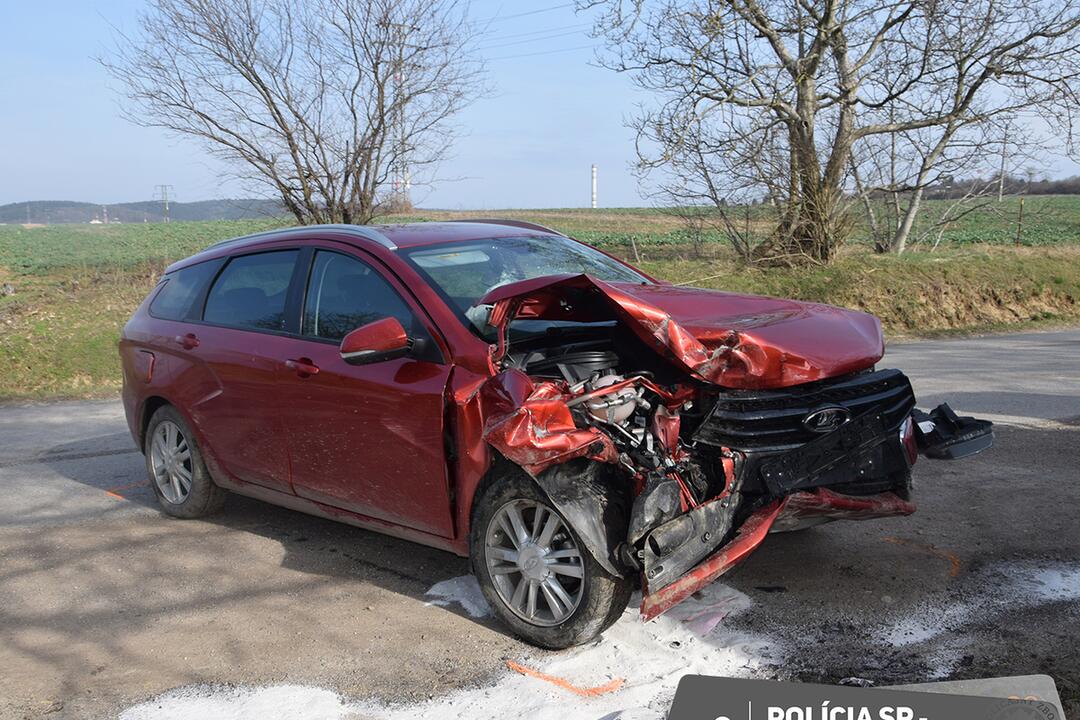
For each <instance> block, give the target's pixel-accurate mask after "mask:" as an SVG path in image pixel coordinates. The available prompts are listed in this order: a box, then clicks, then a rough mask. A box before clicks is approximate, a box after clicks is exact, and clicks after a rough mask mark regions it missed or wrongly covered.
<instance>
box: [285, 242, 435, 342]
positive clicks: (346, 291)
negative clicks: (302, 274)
mask: <svg viewBox="0 0 1080 720" xmlns="http://www.w3.org/2000/svg"><path fill="white" fill-rule="evenodd" d="M388 316H389V317H395V318H397V319H398V321H399V322H400V323H401V325H402V326H403V327H404V328H405V330H406V331H409V332H410V334H413V335H414V336H415V334H416V333H418V332H419V333H423V334H424V335H426V334H427V333H426V332H425V331H424V330H423V326H422V325H420V323H419V322H417V321H416V319H415V318H414V316H413V313H412V310H410V309H409V306H408V305H407V304H406V303H405V300H403V299H402V297H401V296H400V295H398V293H397V291H396V290H394V288H393V287H391V286H390V284H389V283H388V282H387V281H386V280H385V279H383V277H382V276H381V275H379V273H377V272H376V271H375V270H373V269H372V268H371V267H370V266H369V265H368V264H367V263H364V262H362V261H360V260H357V259H356V258H354V257H351V256H349V255H342V254H341V253H336V252H328V251H325V250H320V251H318V252H316V253H315V262H314V263H312V266H311V275H310V277H309V278H308V287H307V294H306V298H305V300H304V326H303V334H304V335H308V336H310V337H317V338H324V339H327V340H340V339H341V338H343V337H345V336H346V335H347V334H349V333H350V332H351V331H353V330H355V329H356V328H358V327H360V326H361V325H366V324H368V323H370V322H374V321H375V320H380V319H382V318H384V317H388Z"/></svg>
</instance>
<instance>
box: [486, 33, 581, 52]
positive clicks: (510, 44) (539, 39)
mask: <svg viewBox="0 0 1080 720" xmlns="http://www.w3.org/2000/svg"><path fill="white" fill-rule="evenodd" d="M580 34H581V31H580V30H571V31H570V32H561V33H555V34H553V35H543V36H541V37H535V38H529V39H528V40H517V41H515V42H508V43H498V44H496V45H484V46H482V47H478V48H477V50H494V49H495V48H503V47H513V46H515V45H528V44H529V43H535V42H542V41H544V40H554V39H555V38H561V37H566V36H567V35H580Z"/></svg>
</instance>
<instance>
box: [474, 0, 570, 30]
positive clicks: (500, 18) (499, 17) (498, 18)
mask: <svg viewBox="0 0 1080 720" xmlns="http://www.w3.org/2000/svg"><path fill="white" fill-rule="evenodd" d="M576 4H577V3H573V2H568V3H562V4H561V5H552V6H551V7H546V8H540V9H539V10H529V11H528V12H523V13H514V14H513V15H495V16H493V17H490V18H487V19H486V20H481V21H480V24H481V25H483V24H485V23H493V22H503V21H505V20H513V19H514V18H520V17H526V16H528V15H538V14H540V13H546V12H551V11H552V10H561V9H563V8H568V7H573V6H574V5H576Z"/></svg>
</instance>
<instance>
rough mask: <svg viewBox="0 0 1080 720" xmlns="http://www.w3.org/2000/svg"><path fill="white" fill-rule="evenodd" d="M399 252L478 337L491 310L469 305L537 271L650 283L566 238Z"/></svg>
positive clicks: (486, 329) (517, 239)
mask: <svg viewBox="0 0 1080 720" xmlns="http://www.w3.org/2000/svg"><path fill="white" fill-rule="evenodd" d="M401 254H402V255H403V256H404V257H405V258H406V259H407V260H408V261H409V262H410V263H411V264H412V265H413V267H415V268H416V269H417V270H418V271H419V272H420V273H421V274H422V275H424V276H426V277H427V279H428V282H430V283H431V285H432V287H434V288H435V289H436V290H438V291H439V292H440V294H442V296H443V297H444V298H445V299H446V301H447V302H448V303H449V304H450V306H451V307H452V308H453V309H454V310H456V311H457V313H458V314H459V315H460V316H461V317H462V318H463V319H464V320H465V322H466V324H467V325H469V326H470V327H471V328H472V329H473V330H475V331H476V332H477V333H478V334H480V335H481V336H482V337H487V335H488V333H489V331H490V328H489V327H488V326H487V316H488V311H489V310H490V308H487V307H478V308H474V307H473V306H474V305H476V302H477V301H478V300H479V299H480V298H482V297H483V296H484V295H486V294H487V293H488V291H490V290H491V289H493V288H496V287H499V286H500V285H505V284H507V283H512V282H517V281H519V280H529V279H532V278H534V277H540V276H542V275H562V274H574V275H578V274H581V273H585V274H588V275H591V276H592V277H594V278H597V279H599V280H607V281H612V282H633V283H642V282H649V280H648V278H646V277H645V276H643V275H641V274H640V273H638V272H635V271H634V270H633V269H632V268H630V267H628V266H626V265H623V264H622V263H620V262H618V261H617V260H613V259H612V258H610V257H608V256H607V255H605V254H603V253H602V252H598V251H596V250H594V249H592V248H591V247H589V246H588V245H582V244H581V243H579V242H575V241H574V240H571V239H569V238H564V237H557V236H547V237H511V238H493V239H488V240H472V241H469V242H455V243H446V244H444V245H429V246H425V247H419V248H414V249H412V250H402V251H401Z"/></svg>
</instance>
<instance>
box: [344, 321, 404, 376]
mask: <svg viewBox="0 0 1080 720" xmlns="http://www.w3.org/2000/svg"><path fill="white" fill-rule="evenodd" d="M411 348H412V340H410V339H409V335H408V334H407V333H406V332H405V328H403V327H402V326H401V323H400V322H398V320H397V318H393V317H384V318H383V319H381V320H376V321H375V322H370V323H368V324H367V325H361V326H360V327H358V328H356V329H355V330H353V331H352V332H350V333H349V334H348V335H346V336H345V337H343V338H342V339H341V347H340V351H341V359H342V360H344V361H345V362H347V363H349V364H350V365H367V364H369V363H376V362H383V361H384V360H394V359H396V358H399V357H404V356H405V355H406V354H408V352H409V350H410V349H411Z"/></svg>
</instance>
